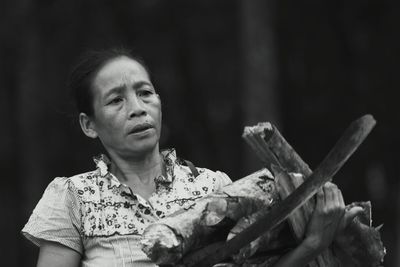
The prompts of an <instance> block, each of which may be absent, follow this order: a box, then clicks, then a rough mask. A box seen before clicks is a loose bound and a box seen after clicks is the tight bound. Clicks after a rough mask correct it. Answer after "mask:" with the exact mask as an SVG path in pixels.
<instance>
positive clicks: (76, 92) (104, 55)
mask: <svg viewBox="0 0 400 267" xmlns="http://www.w3.org/2000/svg"><path fill="white" fill-rule="evenodd" d="M119 57H128V58H130V59H132V60H135V61H136V62H138V63H139V64H141V65H142V66H143V67H144V69H145V70H146V71H147V74H149V75H150V73H149V71H148V69H147V67H146V65H145V64H144V62H143V60H142V59H140V58H139V57H137V56H134V55H133V54H132V53H131V51H129V50H128V49H125V48H111V49H107V50H98V51H87V52H86V53H84V54H83V55H82V56H81V58H80V60H79V61H78V63H77V64H76V65H75V67H74V68H73V69H72V72H71V74H70V77H69V83H68V87H69V90H70V92H71V95H72V98H73V100H74V101H75V105H76V108H77V110H78V113H79V112H83V113H86V115H88V116H92V115H93V114H94V110H93V92H92V83H93V79H94V77H95V76H96V74H97V72H98V71H99V70H100V69H101V68H102V67H103V66H104V65H105V64H106V63H107V62H109V61H110V60H112V59H115V58H119Z"/></svg>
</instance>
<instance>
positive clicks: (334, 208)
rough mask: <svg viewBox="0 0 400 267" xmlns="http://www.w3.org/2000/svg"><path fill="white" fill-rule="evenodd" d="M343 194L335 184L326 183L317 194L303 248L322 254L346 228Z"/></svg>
mask: <svg viewBox="0 0 400 267" xmlns="http://www.w3.org/2000/svg"><path fill="white" fill-rule="evenodd" d="M344 214H345V205H344V200H343V196H342V193H341V192H340V190H339V188H338V187H337V186H336V185H335V184H333V183H330V182H328V183H326V184H325V185H324V186H323V187H322V188H321V189H320V190H319V191H318V192H317V194H316V204H315V209H314V212H313V214H312V216H311V219H310V221H309V223H308V226H307V231H306V236H305V239H304V240H303V242H302V244H301V245H302V246H304V247H305V248H306V249H308V250H310V252H315V253H318V254H319V253H320V252H322V251H323V250H325V249H326V248H328V247H329V245H330V244H331V243H332V241H333V240H334V238H335V234H336V233H337V231H338V230H339V229H340V228H342V227H345V224H346V223H345V222H344Z"/></svg>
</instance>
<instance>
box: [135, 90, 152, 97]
mask: <svg viewBox="0 0 400 267" xmlns="http://www.w3.org/2000/svg"><path fill="white" fill-rule="evenodd" d="M138 95H139V96H141V97H148V96H151V95H153V91H150V90H140V91H139V92H138Z"/></svg>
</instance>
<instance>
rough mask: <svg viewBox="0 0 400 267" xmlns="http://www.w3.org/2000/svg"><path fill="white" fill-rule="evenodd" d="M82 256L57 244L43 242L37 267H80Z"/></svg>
mask: <svg viewBox="0 0 400 267" xmlns="http://www.w3.org/2000/svg"><path fill="white" fill-rule="evenodd" d="M80 259H81V255H80V254H79V253H78V252H77V251H75V250H73V249H71V248H69V247H66V246H64V245H61V244H59V243H56V242H49V241H43V243H42V244H41V246H40V252H39V259H38V263H37V267H47V266H56V267H78V266H79V265H80Z"/></svg>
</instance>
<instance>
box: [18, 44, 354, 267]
mask: <svg viewBox="0 0 400 267" xmlns="http://www.w3.org/2000/svg"><path fill="white" fill-rule="evenodd" d="M71 88H72V90H73V92H74V95H75V99H76V102H77V107H78V110H79V112H80V114H79V122H80V126H81V128H82V131H83V132H84V134H85V135H86V136H88V137H90V138H93V139H95V138H99V139H100V141H101V142H102V144H103V146H104V148H105V150H106V151H107V153H108V155H109V157H110V160H108V158H107V157H105V156H104V155H103V156H100V157H97V158H96V159H95V162H96V164H97V169H96V170H95V171H91V172H87V173H83V174H79V175H76V176H73V177H70V178H66V177H63V178H56V179H54V180H53V181H52V182H51V183H50V185H49V186H48V188H47V189H46V191H45V193H44V195H43V197H42V199H41V200H40V202H39V203H38V205H37V206H36V208H35V210H34V211H33V214H32V216H31V217H30V219H29V221H28V223H27V224H26V226H25V227H24V229H23V234H24V235H25V236H26V237H27V238H28V239H30V240H31V241H32V242H34V243H35V244H37V245H39V246H40V253H39V259H38V266H80V265H82V266H154V264H153V263H151V262H150V260H149V259H148V258H147V257H146V255H145V254H144V253H143V252H141V250H140V249H139V248H138V240H139V237H140V234H141V233H142V232H143V230H144V229H145V228H146V226H147V225H148V224H150V223H151V222H154V221H156V220H157V219H159V218H162V217H164V216H166V215H168V214H170V213H172V212H174V211H176V210H178V209H180V208H182V207H185V206H186V205H190V204H191V203H193V202H194V201H195V200H196V199H198V198H200V197H203V196H205V195H206V194H208V193H210V192H213V191H215V190H218V189H219V188H220V187H222V186H224V185H226V184H227V183H229V182H230V179H229V178H228V177H227V176H226V175H225V174H224V173H221V172H213V171H210V170H208V169H203V168H195V167H193V166H192V165H191V164H190V163H188V162H185V161H182V160H180V159H179V158H177V157H176V155H175V151H174V150H167V151H164V152H161V153H160V150H159V139H160V133H161V117H162V112H161V101H160V97H159V95H158V94H157V93H156V91H155V89H154V86H153V84H152V83H151V80H150V77H149V74H148V71H147V70H146V68H145V66H144V64H143V63H141V61H140V60H138V59H136V58H134V57H133V56H131V55H130V54H129V53H127V52H126V51H118V50H109V51H105V52H104V51H103V52H93V53H89V54H88V55H87V57H86V58H85V59H84V60H82V61H81V62H80V63H79V64H78V65H77V67H76V68H75V69H74V71H73V72H72V75H71ZM317 199H318V200H317V208H316V210H315V212H314V215H313V217H312V220H311V222H310V224H309V228H308V232H307V236H306V238H305V239H304V241H303V242H302V243H301V244H300V245H299V246H298V247H297V248H295V249H294V250H293V251H291V252H289V253H288V254H287V255H284V256H283V257H282V258H281V260H280V261H279V262H278V263H277V266H302V265H305V264H306V263H307V262H309V261H310V260H311V259H313V258H314V257H315V256H316V255H318V254H319V253H320V252H321V251H322V250H324V249H325V248H326V247H328V246H329V244H330V243H331V242H332V240H333V237H334V234H335V232H336V231H337V230H338V226H340V225H344V224H345V221H346V220H345V217H346V218H347V216H343V214H344V203H343V198H342V195H341V193H340V191H339V190H338V189H337V187H336V186H334V185H333V184H330V183H329V184H327V185H325V186H324V188H323V189H322V190H321V191H320V192H319V193H318V197H317ZM356 212H357V211H356ZM356 212H354V211H352V213H350V215H351V216H350V217H352V216H354V214H355V213H356Z"/></svg>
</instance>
